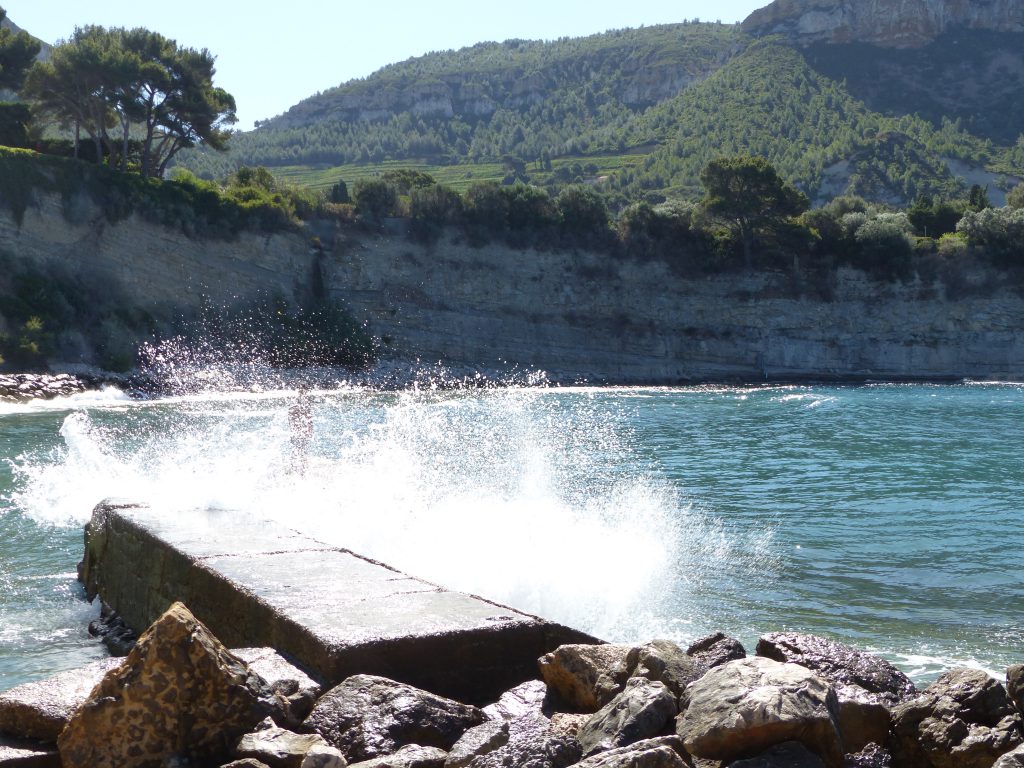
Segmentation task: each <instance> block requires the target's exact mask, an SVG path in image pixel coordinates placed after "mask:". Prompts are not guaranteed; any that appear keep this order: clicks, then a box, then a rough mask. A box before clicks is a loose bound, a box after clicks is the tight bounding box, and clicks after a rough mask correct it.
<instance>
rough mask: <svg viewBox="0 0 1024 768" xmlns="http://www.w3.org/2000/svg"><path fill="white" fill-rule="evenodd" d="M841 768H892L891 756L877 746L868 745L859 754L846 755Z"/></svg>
mask: <svg viewBox="0 0 1024 768" xmlns="http://www.w3.org/2000/svg"><path fill="white" fill-rule="evenodd" d="M843 768H893V762H892V755H890V754H889V753H888V751H886V750H885V749H883V748H882V747H880V746H878V745H877V744H869V745H868V746H866V747H864V749H862V750H860V751H859V752H857V753H855V754H852V755H847V756H846V760H845V761H844V762H843Z"/></svg>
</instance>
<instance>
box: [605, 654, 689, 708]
mask: <svg viewBox="0 0 1024 768" xmlns="http://www.w3.org/2000/svg"><path fill="white" fill-rule="evenodd" d="M706 671H707V668H706V667H704V665H703V664H700V663H698V662H696V661H694V660H693V658H691V657H690V656H689V655H688V654H687V653H686V651H684V650H683V649H682V648H680V647H679V646H678V645H676V644H675V643H673V642H672V641H671V640H653V641H651V642H649V643H647V644H646V645H641V646H638V647H636V648H631V649H630V651H629V653H628V654H626V658H625V659H624V660H623V661H622V663H621V664H619V665H617V666H616V667H615V669H614V670H612V672H611V673H610V674H609V675H602V676H601V677H600V678H599V679H598V682H597V691H598V695H597V698H598V700H599V701H601V702H602V706H604V705H605V704H607V703H608V702H609V701H611V700H612V699H613V698H614V697H615V696H617V695H618V694H619V693H621V692H622V690H623V689H624V688H625V685H626V681H627V680H628V679H630V678H633V677H640V678H644V679H645V680H655V681H657V682H660V683H664V684H665V685H666V686H667V687H668V689H669V690H670V691H672V693H673V695H675V697H676V698H679V697H680V696H681V695H682V694H683V691H684V690H685V689H686V686H687V685H689V684H690V683H692V682H693V681H694V680H696V679H697V678H699V677H701V676H703V675H704V673H705V672H706Z"/></svg>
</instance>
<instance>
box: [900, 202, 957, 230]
mask: <svg viewBox="0 0 1024 768" xmlns="http://www.w3.org/2000/svg"><path fill="white" fill-rule="evenodd" d="M964 211H965V208H964V205H963V203H961V202H951V201H948V200H933V199H932V198H931V197H929V196H927V195H921V196H920V197H918V198H917V199H916V200H915V201H914V202H913V204H912V205H911V206H910V207H909V208H908V209H907V217H908V218H909V219H910V223H911V224H912V225H913V226H914V232H915V234H917V235H920V236H922V237H931V238H935V239H938V238H940V237H941V236H942V235H945V234H948V233H950V232H956V225H957V222H958V221H960V219H961V217H962V216H963V215H964Z"/></svg>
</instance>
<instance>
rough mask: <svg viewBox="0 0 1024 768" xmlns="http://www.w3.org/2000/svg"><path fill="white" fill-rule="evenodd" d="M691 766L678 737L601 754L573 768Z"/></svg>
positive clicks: (639, 742)
mask: <svg viewBox="0 0 1024 768" xmlns="http://www.w3.org/2000/svg"><path fill="white" fill-rule="evenodd" d="M692 765H693V763H692V762H691V761H690V758H689V755H687V754H686V750H685V749H683V742H682V741H680V739H679V737H678V736H662V737H661V738H657V739H645V740H644V741H638V742H636V743H635V744H630V745H629V746H628V747H619V748H618V749H612V750H609V751H608V752H601V753H599V754H597V755H593V756H592V757H588V758H587V759H586V760H583V761H582V762H579V763H577V764H576V766H575V768H691V767H692Z"/></svg>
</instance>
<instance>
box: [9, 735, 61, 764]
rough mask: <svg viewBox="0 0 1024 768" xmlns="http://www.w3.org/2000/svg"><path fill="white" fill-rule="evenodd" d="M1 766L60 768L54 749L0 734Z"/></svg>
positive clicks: (58, 758) (57, 755) (58, 756)
mask: <svg viewBox="0 0 1024 768" xmlns="http://www.w3.org/2000/svg"><path fill="white" fill-rule="evenodd" d="M0 766H2V768H61V762H60V755H59V754H58V753H57V750H56V749H53V748H51V747H46V746H42V745H40V744H38V743H36V742H31V741H21V740H18V739H10V738H8V737H6V736H3V735H0Z"/></svg>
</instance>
